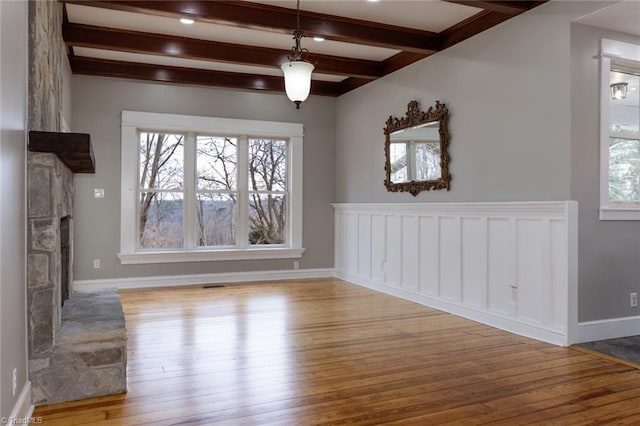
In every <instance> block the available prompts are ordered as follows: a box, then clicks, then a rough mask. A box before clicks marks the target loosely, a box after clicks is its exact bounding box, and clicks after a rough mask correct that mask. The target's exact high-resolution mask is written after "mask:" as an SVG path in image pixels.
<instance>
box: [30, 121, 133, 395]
mask: <svg viewBox="0 0 640 426" xmlns="http://www.w3.org/2000/svg"><path fill="white" fill-rule="evenodd" d="M51 135H55V133H51V134H49V136H51ZM87 137H88V135H87ZM33 139H35V138H33ZM32 142H33V141H32V137H31V135H30V141H29V150H30V151H34V150H38V145H37V143H32ZM72 145H73V144H72ZM47 146H54V145H52V144H50V143H49V144H47ZM67 146H69V145H67ZM89 150H90V144H89ZM72 157H73V156H72ZM75 157H76V158H77V154H76V155H75ZM91 157H92V155H91ZM63 158H64V156H63ZM67 160H68V158H67ZM67 163H69V164H70V165H71V167H76V165H74V164H73V162H69V161H67ZM91 167H93V159H92V158H91ZM27 169H28V172H27V182H28V207H27V212H28V213H27V216H28V217H27V226H28V228H27V229H28V231H27V234H28V235H27V312H28V322H27V327H28V342H29V376H30V377H29V378H30V381H31V384H32V395H33V403H34V404H35V405H46V404H51V403H55V402H63V401H72V400H77V399H83V398H89V397H94V396H101V395H111V394H118V393H123V392H126V357H127V352H126V329H125V321H124V313H123V311H122V305H121V303H120V298H119V296H118V293H117V291H116V290H115V289H110V290H104V291H101V292H99V293H91V294H78V293H70V298H69V299H68V300H67V301H65V303H64V306H62V302H63V295H62V292H63V290H62V281H63V276H65V277H64V279H66V280H68V283H70V282H72V279H73V278H72V277H73V275H72V274H73V268H72V265H73V191H74V186H73V171H72V169H71V168H69V167H68V166H67V165H66V164H65V162H63V161H61V159H60V157H59V156H58V155H56V154H54V153H49V152H29V153H28V156H27ZM61 224H62V225H63V227H67V226H68V232H65V233H66V234H68V240H66V241H63V240H62V234H63V233H61ZM64 231H66V230H64ZM64 251H67V255H66V259H65V263H66V265H64V266H63V264H62V262H63V257H65V256H63V252H64Z"/></svg>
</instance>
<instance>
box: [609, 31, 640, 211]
mask: <svg viewBox="0 0 640 426" xmlns="http://www.w3.org/2000/svg"><path fill="white" fill-rule="evenodd" d="M612 64H613V65H614V66H615V65H619V66H622V67H629V68H637V69H640V45H636V44H632V43H625V42H621V41H617V40H609V39H604V38H603V39H601V40H600V216H599V217H600V220H640V202H632V203H620V202H612V201H610V200H609V138H610V137H611V132H610V130H609V104H610V102H611V95H610V92H609V83H610V73H611V70H612V69H611V67H612ZM627 138H628V135H627Z"/></svg>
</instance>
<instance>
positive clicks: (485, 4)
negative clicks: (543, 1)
mask: <svg viewBox="0 0 640 426" xmlns="http://www.w3.org/2000/svg"><path fill="white" fill-rule="evenodd" d="M445 1H447V2H449V3H457V4H463V5H466V6H473V7H478V8H480V9H484V10H488V11H490V12H497V13H503V14H505V15H509V16H515V15H519V14H521V13H522V12H525V11H527V10H529V9H531V8H533V7H535V6H537V5H538V3H540V2H536V1H516V0H513V1H482V0H445Z"/></svg>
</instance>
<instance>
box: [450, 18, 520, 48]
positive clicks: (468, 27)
mask: <svg viewBox="0 0 640 426" xmlns="http://www.w3.org/2000/svg"><path fill="white" fill-rule="evenodd" d="M509 18H510V16H509V15H505V14H503V13H498V12H491V11H487V10H484V11H482V12H480V13H478V14H476V15H473V16H472V17H470V18H469V19H466V20H464V21H462V22H460V23H458V24H456V25H454V26H452V27H450V28H447V29H446V30H444V31H443V32H442V33H440V34H441V35H442V46H443V47H444V48H445V49H446V48H448V47H451V46H453V45H454V44H457V43H460V42H461V41H463V40H466V39H468V38H470V37H473V36H474V35H476V34H478V33H481V32H482V31H485V30H488V29H489V28H491V27H493V26H495V25H498V24H500V23H501V22H504V21H506V20H508V19H509Z"/></svg>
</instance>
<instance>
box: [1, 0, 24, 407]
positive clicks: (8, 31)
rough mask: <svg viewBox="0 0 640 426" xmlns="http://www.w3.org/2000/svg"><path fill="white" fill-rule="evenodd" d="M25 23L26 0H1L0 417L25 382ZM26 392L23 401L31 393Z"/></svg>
mask: <svg viewBox="0 0 640 426" xmlns="http://www.w3.org/2000/svg"><path fill="white" fill-rule="evenodd" d="M27 26H28V21H27V2H26V1H2V2H0V44H1V46H0V132H1V133H0V417H9V416H10V415H12V414H16V413H17V412H16V411H13V412H12V410H13V409H14V407H16V406H17V405H20V403H19V396H20V395H21V392H22V391H23V389H25V388H26V384H27V352H26V350H27V329H26V323H25V318H26V312H25V310H26V289H25V283H26V278H25V253H26V249H25V218H26V212H25V140H26V139H25V135H26V133H25V123H26V102H27V34H28V30H27ZM14 368H15V369H16V370H17V379H18V380H17V392H16V395H15V396H14V395H13V392H12V374H13V369H14ZM23 396H24V394H23ZM26 398H28V400H26V404H27V406H28V405H29V404H30V395H28V396H27V397H26ZM23 402H25V401H23ZM20 414H25V413H20Z"/></svg>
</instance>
